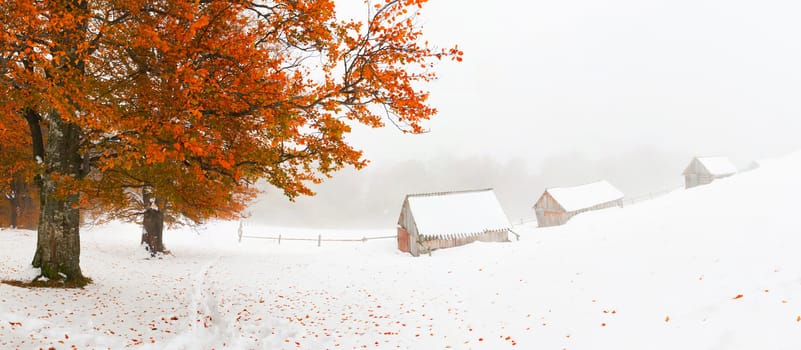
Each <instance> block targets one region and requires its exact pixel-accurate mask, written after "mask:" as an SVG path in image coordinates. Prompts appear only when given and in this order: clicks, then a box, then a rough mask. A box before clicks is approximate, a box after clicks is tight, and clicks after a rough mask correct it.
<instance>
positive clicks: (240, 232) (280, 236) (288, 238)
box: [237, 222, 398, 247]
mask: <svg viewBox="0 0 801 350" xmlns="http://www.w3.org/2000/svg"><path fill="white" fill-rule="evenodd" d="M237 236H238V237H239V242H240V243H241V242H242V239H243V238H252V239H268V240H274V241H277V242H278V244H281V241H308V242H317V246H318V247H319V246H321V245H322V242H362V243H367V241H371V240H375V239H390V238H392V239H396V238H398V236H397V235H392V236H372V237H367V236H363V237H362V238H323V235H322V234H318V235H317V238H307V237H291V236H285V235H283V234H278V236H251V235H246V234H244V233H243V230H242V223H241V222H240V224H239V230H238V232H237Z"/></svg>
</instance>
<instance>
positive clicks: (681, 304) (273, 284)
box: [0, 153, 801, 349]
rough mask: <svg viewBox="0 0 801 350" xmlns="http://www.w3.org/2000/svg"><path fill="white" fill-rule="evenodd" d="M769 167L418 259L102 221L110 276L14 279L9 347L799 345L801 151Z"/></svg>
mask: <svg viewBox="0 0 801 350" xmlns="http://www.w3.org/2000/svg"><path fill="white" fill-rule="evenodd" d="M762 164H763V166H762V168H760V169H757V170H754V171H751V172H748V173H743V174H739V175H736V176H734V177H731V178H728V179H724V180H721V181H718V182H716V183H714V184H712V185H709V186H703V187H698V188H694V189H691V190H686V191H684V190H681V191H676V192H673V193H671V194H668V195H666V196H663V197H660V198H658V199H655V200H653V201H649V202H644V203H640V204H637V205H634V206H630V207H626V208H623V209H610V210H605V211H602V212H595V213H588V214H583V215H581V216H579V217H576V218H574V220H572V221H571V222H570V223H568V224H567V225H566V226H562V227H554V228H548V229H535V228H533V227H530V226H528V227H527V226H523V227H517V228H516V229H517V232H518V233H520V234H521V236H522V237H521V239H520V241H519V242H511V243H475V244H472V245H468V246H465V247H460V248H455V249H450V250H441V251H435V252H434V254H433V256H422V257H419V258H412V257H411V256H408V255H405V254H402V253H400V252H399V251H397V250H396V249H395V242H394V241H393V240H391V239H389V240H376V241H368V242H366V243H326V242H324V243H323V246H322V247H319V248H318V247H317V244H316V242H282V244H281V245H278V244H277V243H276V242H274V241H267V240H256V239H245V240H244V241H243V242H242V243H238V242H237V239H236V231H237V223H216V224H213V225H210V226H209V227H208V228H207V229H205V230H201V231H199V232H194V231H191V230H181V231H169V232H167V234H166V238H165V241H166V244H167V247H168V248H169V249H171V250H172V251H173V253H174V256H172V257H168V258H166V259H163V260H147V259H143V254H142V252H141V251H139V250H138V239H139V228H137V227H136V226H133V225H124V224H114V225H110V226H104V227H99V228H93V229H86V230H84V231H83V233H82V234H83V255H82V266H83V269H84V273H85V274H86V275H88V276H90V277H92V278H93V279H94V281H95V283H94V284H92V285H90V286H88V287H87V288H85V289H82V290H47V289H35V290H27V289H20V288H16V287H11V286H8V285H0V348H2V349H6V348H22V349H31V348H39V347H44V348H48V347H51V346H52V347H55V348H56V349H68V348H71V347H75V348H79V349H86V348H125V347H136V348H141V349H162V348H166V349H210V348H234V349H295V348H300V349H365V348H366V349H373V348H380V349H395V348H399V349H445V348H452V349H511V348H519V349H799V348H801V221H800V220H799V215H798V211H799V209H801V205H799V199H800V198H801V153H797V154H793V155H790V156H787V157H784V158H782V159H779V160H776V161H772V162H764V163H762ZM536 195H538V194H532V202H533V201H534V200H535V199H536ZM276 230H277V229H271V228H266V227H263V228H259V227H254V226H248V227H246V232H245V233H246V234H256V233H263V234H268V235H272V233H273V232H275V233H278V232H277V231H276ZM281 232H284V233H285V234H289V233H287V232H285V231H281ZM301 233H302V232H298V231H295V232H293V233H292V234H301ZM392 233H393V230H392V228H390V229H388V230H387V231H384V232H383V234H392ZM306 234H307V235H308V236H310V237H316V235H317V231H308V232H306ZM340 234H341V235H345V236H348V235H349V236H351V237H356V238H360V237H362V236H364V235H368V236H370V235H375V232H370V233H365V232H350V233H340ZM324 237H326V235H325V234H324ZM34 238H35V237H34V233H33V232H29V231H10V230H6V231H0V278H2V279H29V278H31V277H33V275H34V274H35V272H34V271H31V269H30V268H28V267H27V264H28V262H29V261H30V259H31V257H32V255H33V250H34V243H35V242H34Z"/></svg>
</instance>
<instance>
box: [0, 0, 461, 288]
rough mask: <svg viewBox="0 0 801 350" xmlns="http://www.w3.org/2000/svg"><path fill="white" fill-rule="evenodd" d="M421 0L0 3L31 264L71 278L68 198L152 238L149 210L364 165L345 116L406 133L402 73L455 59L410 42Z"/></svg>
mask: <svg viewBox="0 0 801 350" xmlns="http://www.w3.org/2000/svg"><path fill="white" fill-rule="evenodd" d="M425 2H426V1H424V0H389V1H382V2H380V3H376V4H374V5H373V4H370V3H367V4H366V6H368V9H369V15H368V17H367V19H366V20H365V21H364V22H359V21H343V20H340V19H337V17H336V14H335V11H334V10H335V6H334V2H333V1H332V0H306V1H303V0H279V1H214V0H202V1H187V0H184V1H180V0H170V1H152V0H149V1H146V0H117V1H88V0H74V1H32V0H29V1H6V2H4V3H2V4H0V89H2V91H0V93H2V95H0V109H2V110H0V126H6V127H7V126H10V125H13V123H18V121H19V120H25V121H27V124H28V125H29V130H28V134H29V135H28V136H29V137H30V138H31V139H30V144H31V148H32V150H33V152H32V153H33V154H34V155H35V157H39V158H41V159H42V166H41V167H40V170H39V171H38V172H37V175H36V179H37V184H38V186H39V188H40V192H41V198H42V199H41V203H42V214H41V219H40V226H39V232H38V243H37V250H36V254H35V257H34V261H33V265H34V266H35V267H39V268H41V276H42V277H46V278H48V279H51V280H64V281H66V282H68V283H70V282H72V283H75V284H78V285H80V284H82V283H85V282H86V280H85V279H84V277H83V275H82V273H81V269H80V265H79V256H80V241H79V220H78V218H79V210H80V208H86V207H91V208H93V211H94V212H106V213H109V214H107V215H109V216H120V215H134V216H137V215H142V216H143V221H144V222H145V224H146V225H145V226H146V230H145V231H148V230H147V226H148V225H147V224H148V222H150V223H152V222H156V223H158V222H160V225H157V224H153V228H154V231H158V233H159V235H160V230H161V227H163V220H164V218H165V217H167V218H170V217H175V218H178V217H183V218H187V219H189V220H191V221H202V220H205V219H207V218H211V217H235V216H236V215H238V213H239V212H241V210H242V209H243V208H244V205H245V204H246V202H247V201H248V200H249V199H251V198H252V197H253V196H254V195H255V192H254V189H253V184H254V183H255V182H256V181H258V180H260V179H263V180H266V181H267V182H268V183H270V184H272V185H273V186H276V187H278V188H280V189H282V190H283V191H284V194H285V195H287V196H289V197H290V198H294V197H296V196H298V195H311V194H313V193H312V191H311V190H310V189H309V187H308V184H309V183H317V182H320V181H322V179H323V178H324V177H325V176H330V175H331V174H332V173H333V172H335V171H337V170H339V169H342V168H343V167H345V166H354V167H356V168H361V167H363V166H365V165H366V160H365V159H363V157H362V153H361V151H359V150H357V149H355V148H353V147H352V146H350V145H348V144H347V143H346V142H345V140H344V137H345V135H346V134H347V133H348V132H350V130H351V126H352V125H354V124H365V125H369V126H372V127H381V126H383V125H384V124H385V123H386V122H391V123H392V124H394V125H396V126H397V127H398V128H401V129H402V130H404V131H406V132H412V133H416V132H421V131H422V126H421V122H422V121H424V120H427V119H428V118H429V117H431V116H432V115H434V113H435V112H436V111H435V109H433V108H432V107H430V106H429V105H427V104H426V100H427V98H428V93H427V92H426V91H424V90H421V89H420V87H419V86H418V84H419V83H425V82H428V81H431V80H433V79H435V78H436V76H435V74H434V72H433V64H434V63H435V62H436V61H437V60H440V59H443V58H449V59H456V60H460V59H461V58H460V56H461V52H460V51H458V49H456V48H453V49H447V50H438V49H435V48H432V47H430V46H428V44H427V42H424V41H423V40H422V32H421V29H420V28H419V27H417V26H415V23H414V20H413V19H414V16H415V15H416V14H417V11H419V9H420V8H421V7H422V5H423V4H424V3H425ZM44 124H46V125H47V128H46V130H47V135H46V136H45V137H42V130H44V129H43V128H42V126H43V125H44ZM37 133H38V134H37ZM165 214H166V215H165ZM143 240H146V237H143ZM145 243H146V244H147V245H148V246H149V247H150V248H151V249H154V250H158V249H159V248H161V249H163V246H162V247H158V246H154V244H153V242H145ZM159 243H160V242H159Z"/></svg>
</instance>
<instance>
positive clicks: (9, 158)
mask: <svg viewBox="0 0 801 350" xmlns="http://www.w3.org/2000/svg"><path fill="white" fill-rule="evenodd" d="M10 121H12V122H14V123H12V124H9V125H7V127H6V128H3V129H0V174H2V176H1V177H0V199H3V200H5V203H2V204H0V208H2V210H0V212H2V213H3V215H7V217H4V218H2V219H3V221H4V222H6V223H7V224H8V226H10V227H14V228H16V227H26V228H29V227H30V226H29V225H31V224H33V223H35V222H36V218H35V217H34V215H35V214H36V206H35V203H34V189H33V187H34V186H33V175H34V173H35V171H36V163H35V162H34V159H33V157H32V156H31V146H30V137H28V135H27V133H26V129H27V126H26V125H25V121H24V120H22V119H21V118H15V119H12V120H10Z"/></svg>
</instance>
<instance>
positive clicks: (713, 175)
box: [682, 157, 737, 188]
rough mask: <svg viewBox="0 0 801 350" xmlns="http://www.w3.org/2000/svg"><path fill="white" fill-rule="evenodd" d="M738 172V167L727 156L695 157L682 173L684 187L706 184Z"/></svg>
mask: <svg viewBox="0 0 801 350" xmlns="http://www.w3.org/2000/svg"><path fill="white" fill-rule="evenodd" d="M735 173H737V167H735V166H734V164H732V163H731V161H730V160H729V158H726V157H695V158H693V160H692V161H691V162H690V164H689V165H687V168H686V169H684V172H683V173H682V174H683V175H684V188H692V187H695V186H701V185H706V184H708V183H711V182H712V181H715V180H716V179H720V178H724V177H727V176H731V175H734V174H735Z"/></svg>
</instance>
